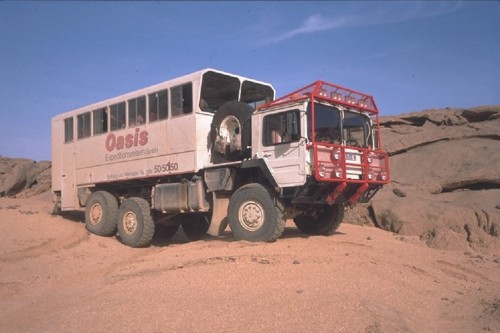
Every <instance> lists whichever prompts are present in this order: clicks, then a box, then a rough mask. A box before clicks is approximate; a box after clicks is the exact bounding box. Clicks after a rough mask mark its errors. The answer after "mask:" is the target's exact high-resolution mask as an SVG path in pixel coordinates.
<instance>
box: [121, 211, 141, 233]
mask: <svg viewBox="0 0 500 333" xmlns="http://www.w3.org/2000/svg"><path fill="white" fill-rule="evenodd" d="M122 223H123V230H124V231H125V232H126V233H127V235H133V234H134V233H135V231H136V230H137V216H136V215H135V214H134V213H133V212H128V213H126V214H125V215H124V216H123V220H122Z"/></svg>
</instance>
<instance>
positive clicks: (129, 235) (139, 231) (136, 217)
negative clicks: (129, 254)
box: [118, 197, 155, 247]
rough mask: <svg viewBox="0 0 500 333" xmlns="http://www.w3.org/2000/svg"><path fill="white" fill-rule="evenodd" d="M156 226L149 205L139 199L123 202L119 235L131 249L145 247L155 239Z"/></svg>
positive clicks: (119, 215)
mask: <svg viewBox="0 0 500 333" xmlns="http://www.w3.org/2000/svg"><path fill="white" fill-rule="evenodd" d="M154 232H155V224H154V221H153V217H152V216H151V209H150V208H149V203H148V202H147V201H146V200H145V199H143V198H138V197H132V198H129V199H126V200H125V201H123V202H122V204H121V206H120V209H119V210H118V233H119V235H120V239H121V241H122V242H123V243H124V244H126V245H128V246H131V247H144V246H147V245H149V243H150V242H151V240H152V239H153V235H154Z"/></svg>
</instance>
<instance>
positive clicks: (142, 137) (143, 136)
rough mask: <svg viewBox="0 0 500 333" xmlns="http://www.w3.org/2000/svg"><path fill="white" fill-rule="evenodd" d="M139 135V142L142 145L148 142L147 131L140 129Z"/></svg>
mask: <svg viewBox="0 0 500 333" xmlns="http://www.w3.org/2000/svg"><path fill="white" fill-rule="evenodd" d="M139 136H140V140H139V144H140V145H141V146H144V145H145V144H146V143H148V131H142V132H141V134H140V135H139Z"/></svg>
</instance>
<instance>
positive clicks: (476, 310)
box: [0, 192, 500, 333]
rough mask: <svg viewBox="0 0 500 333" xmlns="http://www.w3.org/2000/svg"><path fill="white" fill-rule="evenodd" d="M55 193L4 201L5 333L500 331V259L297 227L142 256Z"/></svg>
mask: <svg viewBox="0 0 500 333" xmlns="http://www.w3.org/2000/svg"><path fill="white" fill-rule="evenodd" d="M51 208H52V203H51V196H50V192H47V193H44V194H42V195H39V196H35V197H32V198H29V199H10V198H0V235H1V236H0V237H1V238H0V272H1V274H0V327H1V328H2V329H1V331H3V332H71V331H78V332H371V333H375V332H458V331H460V332H499V331H500V257H499V256H498V255H497V254H496V253H479V252H474V251H473V250H467V251H451V250H446V251H445V250H437V249H433V248H429V247H428V246H426V245H425V242H424V241H423V240H420V239H419V237H418V236H402V235H397V234H393V233H390V232H387V231H384V230H381V229H378V228H374V227H368V226H356V225H351V224H347V223H344V224H342V225H341V226H340V228H339V230H338V232H337V233H336V234H334V235H333V236H329V237H323V236H314V237H312V236H310V237H306V236H304V235H303V234H301V233H300V232H299V231H298V230H297V229H296V228H295V227H294V226H293V223H289V224H287V228H286V230H285V232H284V234H283V236H282V237H281V238H280V239H278V241H277V242H274V243H249V242H244V241H236V240H234V238H233V237H232V236H231V233H230V232H227V233H226V234H224V235H223V236H222V237H220V238H214V237H208V238H205V239H203V240H200V241H196V242H190V241H188V239H187V238H186V237H185V236H184V235H183V233H182V230H180V231H179V232H178V233H177V235H176V236H175V237H174V238H173V239H172V240H170V241H167V240H164V239H160V238H155V239H154V240H153V244H152V245H151V246H150V247H148V248H143V249H134V248H130V247H127V246H125V245H123V244H121V243H120V242H119V241H118V239H117V238H116V237H109V238H105V237H99V236H95V235H93V234H89V233H88V232H87V230H86V229H85V224H84V223H83V215H82V214H77V213H74V214H70V215H66V216H51V215H50V214H49V212H50V210H51Z"/></svg>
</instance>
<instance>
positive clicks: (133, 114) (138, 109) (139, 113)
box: [128, 96, 146, 127]
mask: <svg viewBox="0 0 500 333" xmlns="http://www.w3.org/2000/svg"><path fill="white" fill-rule="evenodd" d="M145 122H146V97H144V96H141V97H139V98H136V99H131V100H129V101H128V125H129V126H130V127H132V126H139V125H142V124H144V123H145Z"/></svg>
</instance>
